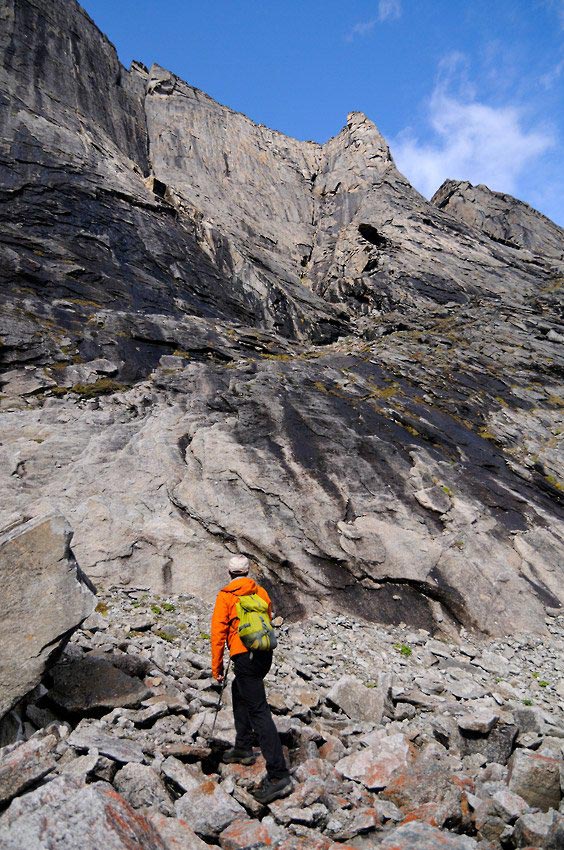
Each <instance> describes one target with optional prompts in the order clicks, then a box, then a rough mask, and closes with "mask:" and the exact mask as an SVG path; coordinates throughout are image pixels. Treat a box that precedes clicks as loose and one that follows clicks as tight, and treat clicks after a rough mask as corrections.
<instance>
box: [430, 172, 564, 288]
mask: <svg viewBox="0 0 564 850" xmlns="http://www.w3.org/2000/svg"><path fill="white" fill-rule="evenodd" d="M431 203H432V204H436V206H437V207H438V208H439V209H441V210H445V211H446V212H448V213H450V215H453V216H454V217H455V218H457V219H459V221H463V222H464V223H465V224H468V225H470V226H471V227H475V228H476V229H477V230H481V231H482V233H484V234H485V235H486V236H489V238H490V239H492V240H493V241H494V242H498V243H500V244H502V245H508V246H509V247H511V248H517V249H521V248H524V249H526V250H528V251H530V252H531V253H532V254H536V255H537V256H539V257H540V258H544V259H545V260H546V259H548V260H550V261H551V262H552V263H553V264H554V266H555V268H557V269H560V271H562V265H563V264H564V233H563V231H562V228H561V227H558V225H557V224H554V222H553V221H550V219H549V218H546V216H544V215H542V214H541V213H539V212H538V211H537V210H535V209H532V207H530V206H529V205H528V204H524V203H523V202H522V201H518V200H516V199H515V198H512V197H511V195H505V194H503V193H502V192H492V191H491V190H490V189H488V187H487V186H483V185H480V186H472V184H471V183H468V182H467V181H465V182H459V181H456V180H446V181H445V182H444V183H443V185H442V186H441V187H440V188H439V189H437V191H436V192H435V194H434V195H433V197H432V198H431Z"/></svg>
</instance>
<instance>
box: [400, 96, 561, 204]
mask: <svg viewBox="0 0 564 850" xmlns="http://www.w3.org/2000/svg"><path fill="white" fill-rule="evenodd" d="M429 124H430V127H431V130H432V133H431V141H424V142H421V141H419V138H418V136H417V135H416V134H415V133H414V131H413V130H412V129H406V130H404V131H403V132H402V133H400V134H399V136H398V137H397V138H396V140H395V142H394V143H392V145H391V148H392V152H393V154H394V158H395V160H396V163H397V166H398V168H399V169H400V171H401V172H402V173H403V174H405V176H406V177H407V178H408V179H409V180H410V181H411V183H412V184H413V185H414V186H415V188H416V189H418V190H419V191H420V192H421V193H422V194H423V195H425V196H427V197H430V196H431V195H432V194H433V193H434V192H435V191H436V190H437V189H438V187H439V186H440V185H441V183H442V182H443V181H444V180H446V179H447V178H452V179H456V180H469V181H470V182H471V183H485V184H486V185H487V186H489V188H490V189H492V190H494V191H501V192H508V193H509V194H515V193H516V191H517V187H518V181H519V177H520V176H521V175H522V174H523V171H524V170H525V169H526V168H527V167H529V166H530V165H532V164H533V163H534V162H535V160H537V159H538V158H539V157H540V156H541V154H543V153H545V152H546V151H547V150H548V149H549V148H551V147H552V146H554V144H555V138H554V135H553V133H552V131H551V130H550V128H547V127H544V128H542V127H540V128H539V127H537V128H534V129H533V128H527V126H526V118H525V114H524V111H523V110H522V109H520V108H519V107H516V106H503V107H493V106H489V105H487V104H485V103H480V102H479V101H478V100H476V99H474V98H472V97H464V96H462V95H461V94H458V95H452V94H450V93H449V92H448V90H447V87H445V85H444V84H443V83H439V84H438V85H437V86H436V88H435V90H434V92H433V95H432V97H431V100H430V103H429Z"/></svg>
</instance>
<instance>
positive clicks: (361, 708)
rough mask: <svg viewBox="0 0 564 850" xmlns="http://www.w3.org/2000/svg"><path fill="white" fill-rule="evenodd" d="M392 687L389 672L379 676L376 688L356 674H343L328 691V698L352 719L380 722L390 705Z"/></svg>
mask: <svg viewBox="0 0 564 850" xmlns="http://www.w3.org/2000/svg"><path fill="white" fill-rule="evenodd" d="M390 689H391V680H390V677H389V676H388V675H387V674H381V675H380V676H379V680H378V685H377V686H376V687H374V688H367V687H366V685H364V684H363V683H362V682H361V681H360V679H357V678H356V676H343V677H342V678H341V679H339V681H338V682H336V683H335V684H334V685H333V687H332V688H331V690H330V691H329V692H328V693H327V696H326V700H327V702H328V703H330V704H332V705H335V706H336V707H337V708H340V709H341V711H343V712H344V713H345V714H346V715H347V717H350V718H351V720H366V721H368V722H369V723H374V724H379V723H381V722H382V717H383V716H384V711H385V710H386V709H387V708H389V706H390Z"/></svg>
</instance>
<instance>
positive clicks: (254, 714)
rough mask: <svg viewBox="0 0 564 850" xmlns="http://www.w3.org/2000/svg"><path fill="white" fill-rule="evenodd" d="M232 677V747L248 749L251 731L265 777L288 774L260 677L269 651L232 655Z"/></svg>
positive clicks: (269, 658)
mask: <svg viewBox="0 0 564 850" xmlns="http://www.w3.org/2000/svg"><path fill="white" fill-rule="evenodd" d="M232 661H233V667H234V669H235V678H234V679H233V684H232V685H231V694H232V697H233V717H234V719H235V733H236V736H235V746H236V747H240V748H241V749H243V750H250V749H252V746H253V743H254V734H253V733H256V735H257V736H258V740H259V746H260V748H261V751H262V754H263V756H264V758H265V761H266V770H267V773H268V778H269V779H273V780H276V779H282V778H283V777H285V776H288V775H289V773H288V767H287V765H286V762H285V760H284V753H283V752H282V744H281V743H280V738H279V736H278V732H277V730H276V726H275V725H274V721H273V719H272V714H271V713H270V706H269V705H268V703H267V701H266V693H265V691H264V682H263V679H264V677H265V676H266V674H267V673H268V671H269V670H270V667H271V664H272V652H264V651H261V652H243V653H240V654H238V655H234V656H233V659H232Z"/></svg>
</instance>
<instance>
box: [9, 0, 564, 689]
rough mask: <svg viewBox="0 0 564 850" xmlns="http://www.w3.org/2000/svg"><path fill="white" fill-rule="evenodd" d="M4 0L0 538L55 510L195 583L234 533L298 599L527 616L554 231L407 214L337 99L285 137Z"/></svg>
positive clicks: (547, 444) (92, 536)
mask: <svg viewBox="0 0 564 850" xmlns="http://www.w3.org/2000/svg"><path fill="white" fill-rule="evenodd" d="M0 16H1V17H0V81H1V83H2V85H1V87H0V91H1V92H2V94H0V98H2V99H3V100H2V105H3V106H4V107H5V108H2V109H0V116H1V117H0V122H1V127H0V129H1V133H0V136H1V138H2V143H1V147H0V199H1V200H2V203H1V204H0V225H1V226H0V234H1V235H0V283H1V285H0V340H1V343H2V349H1V351H0V356H1V362H2V369H3V372H2V373H1V374H0V382H1V383H2V386H1V391H2V397H1V398H0V460H1V463H0V487H1V488H2V491H3V492H4V493H5V494H6V498H5V500H4V501H3V505H2V507H1V508H0V528H2V527H7V526H8V525H9V524H13V523H14V522H17V521H18V520H19V519H21V518H23V517H30V516H31V517H35V516H38V515H40V514H41V513H44V512H45V509H46V507H48V508H49V509H50V510H51V509H52V508H53V507H56V509H57V510H60V511H62V512H64V514H65V515H66V516H68V517H69V520H70V521H71V523H72V526H73V528H74V529H75V551H76V553H77V557H78V558H79V561H80V563H81V565H82V566H83V568H84V569H85V570H86V572H87V573H88V574H89V575H92V576H93V577H96V578H99V579H100V580H101V581H103V582H105V583H108V584H109V583H114V582H119V583H133V584H139V583H141V584H144V585H147V586H150V587H153V588H160V589H161V590H165V591H167V592H171V591H174V592H183V591H187V592H194V593H200V594H204V595H205V594H208V595H209V597H210V598H211V597H212V596H213V594H214V593H215V591H216V590H217V588H218V587H219V586H220V584H221V582H222V581H223V578H224V566H223V564H224V562H225V559H226V558H227V557H229V556H230V555H231V554H232V553H234V552H243V553H245V554H247V555H249V556H251V557H254V558H256V559H258V561H259V563H260V565H261V579H262V580H263V581H264V582H265V583H266V584H267V585H268V586H270V587H271V589H272V591H273V595H274V596H275V598H276V601H277V604H278V607H279V608H281V609H284V610H285V612H286V613H292V614H294V615H296V616H299V615H301V614H303V612H304V609H305V605H304V600H305V599H307V600H308V601H307V608H308V610H310V609H316V607H317V609H318V610H327V608H328V607H330V606H338V607H339V609H341V610H342V609H343V608H345V609H349V610H354V612H355V615H356V616H364V617H368V618H373V619H378V620H380V621H383V622H399V621H404V622H408V623H411V624H412V625H413V626H417V627H424V628H428V629H439V630H442V631H443V632H445V633H449V631H450V630H451V629H452V628H453V627H459V626H460V625H461V624H464V625H466V626H468V627H472V628H476V629H478V630H480V631H482V632H487V633H492V634H501V633H504V632H508V631H512V630H514V629H530V630H532V631H536V632H540V631H543V630H544V628H545V609H546V607H549V608H559V607H560V606H561V605H562V603H563V602H564V595H563V587H564V582H563V581H562V579H563V574H562V569H563V567H562V565H563V563H564V558H563V552H564V531H563V529H564V524H563V519H564V513H563V508H562V488H563V486H564V483H563V482H562V479H561V475H562V473H561V459H560V450H561V440H562V434H563V429H562V389H561V379H562V369H563V363H562V342H563V341H564V333H563V329H562V326H561V318H560V313H559V310H560V307H559V303H560V300H561V292H562V278H561V274H562V263H561V259H562V249H561V241H562V231H561V229H560V228H558V227H557V226H556V225H553V224H552V223H550V222H547V221H546V219H544V218H543V217H541V216H539V215H538V214H536V213H535V212H534V211H531V210H529V208H528V207H526V206H525V205H522V204H521V205H520V204H519V202H517V201H514V200H513V199H506V198H505V196H504V198H505V200H503V204H505V206H503V204H502V201H501V200H499V198H498V196H496V195H494V194H493V193H489V192H487V191H486V190H482V189H480V190H479V191H478V190H475V191H474V190H472V191H470V189H469V188H467V187H466V184H464V186H463V187H462V188H460V190H458V189H457V190H456V191H453V192H450V189H448V190H447V188H445V187H442V190H441V191H440V192H439V193H438V195H437V196H436V198H435V202H434V203H428V202H427V201H425V199H424V198H422V197H421V196H420V195H419V194H418V193H417V192H416V191H415V190H414V189H413V188H412V187H411V186H410V185H409V183H408V182H407V181H406V179H405V178H404V177H403V176H402V175H401V174H400V173H399V172H398V171H397V169H396V167H395V164H394V162H393V159H392V157H391V155H390V152H389V150H388V147H387V145H386V142H385V140H384V139H383V138H382V136H381V135H380V133H379V132H378V130H377V129H376V127H375V125H374V124H373V123H372V122H371V121H370V120H369V119H368V118H366V116H364V115H362V114H360V113H351V115H349V116H348V119H347V123H346V125H345V127H344V128H343V129H342V130H341V132H340V133H338V134H337V135H336V136H335V137H334V138H332V139H330V140H329V141H328V142H327V143H326V144H325V145H318V144H314V143H311V142H298V141H296V140H293V139H289V138H287V137H285V136H283V135H281V134H279V133H275V132H273V131H271V130H269V129H267V128H265V127H262V126H258V125H256V124H254V123H253V122H252V121H250V120H249V119H248V118H246V117H245V116H242V115H240V114H238V113H234V112H233V111H232V110H230V109H228V108H226V107H224V106H221V105H220V104H217V103H215V102H214V101H213V100H211V99H210V98H209V97H208V96H206V95H205V94H203V93H202V92H200V91H198V90H197V89H194V88H193V87H191V86H189V85H188V84H187V83H185V82H183V81H182V80H179V79H178V78H177V77H175V76H174V75H172V74H170V73H169V72H168V71H166V70H165V69H163V68H161V67H159V66H153V67H152V68H151V69H147V68H144V67H143V66H141V65H140V64H139V63H133V64H132V67H131V68H130V70H129V71H127V70H126V69H124V68H123V67H122V66H121V65H120V63H119V61H118V59H117V56H116V54H115V51H114V49H113V47H112V46H111V45H110V44H109V42H108V41H107V39H105V37H104V36H103V35H102V34H101V33H100V32H99V31H98V30H97V28H96V27H95V25H94V24H93V22H92V21H91V20H90V19H89V18H88V16H87V15H86V14H85V13H84V12H83V11H82V10H81V9H80V7H79V6H78V5H77V4H76V3H75V2H74V0H71V2H62V0H34V2H33V3H32V2H30V0H8V2H5V3H4V4H3V5H2V9H1V11H0ZM8 99H10V102H12V101H13V102H17V104H18V106H17V109H11V108H8V106H7V104H8ZM457 185H458V184H457ZM449 192H450V194H449ZM459 198H462V200H461V201H459V200H457V199H459ZM500 204H501V206H500ZM504 209H507V211H508V212H507V216H506V219H507V220H506V222H505V224H503V227H505V228H506V229H505V230H503V227H502V224H499V222H500V221H501V219H502V218H503V215H505V213H504V212H503V210H504ZM469 210H470V211H471V212H469ZM480 210H481V212H480ZM498 219H499V222H498ZM47 225H48V226H47ZM498 227H502V230H503V233H504V234H505V235H502V236H501V237H500V236H499V234H498ZM496 234H498V235H496ZM559 242H560V248H559V247H558V246H559ZM124 482H127V486H124ZM460 687H461V688H462V689H463V688H464V687H465V683H464V682H461V683H460Z"/></svg>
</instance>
